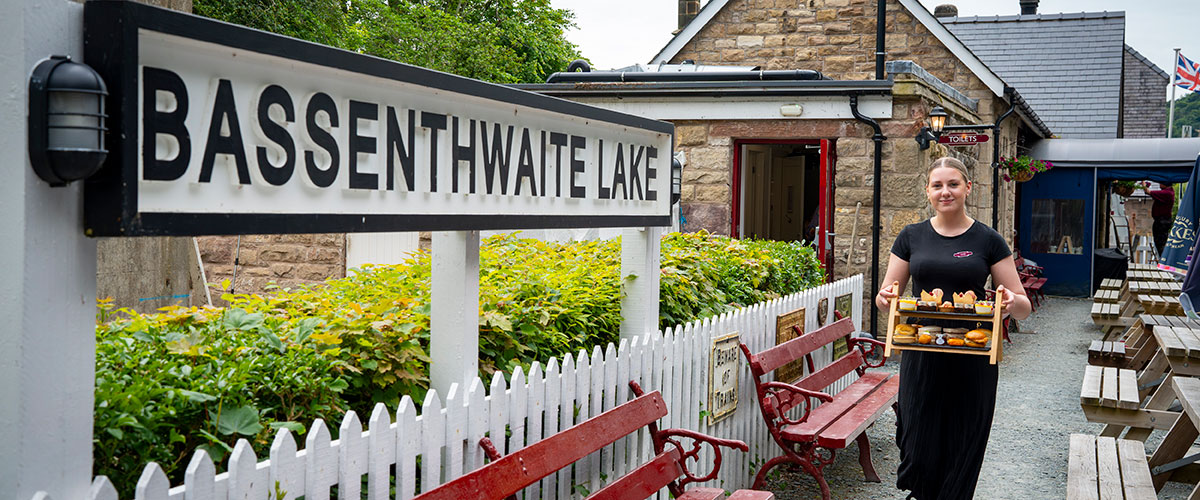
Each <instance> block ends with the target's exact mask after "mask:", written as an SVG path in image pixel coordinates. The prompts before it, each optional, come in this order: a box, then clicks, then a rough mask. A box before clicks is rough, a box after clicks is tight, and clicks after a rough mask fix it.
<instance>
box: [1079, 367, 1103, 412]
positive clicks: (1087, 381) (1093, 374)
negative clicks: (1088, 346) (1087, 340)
mask: <svg viewBox="0 0 1200 500" xmlns="http://www.w3.org/2000/svg"><path fill="white" fill-rule="evenodd" d="M1101 373H1102V372H1101V367H1099V366H1092V365H1087V366H1085V367H1084V371H1083V388H1082V389H1081V390H1080V391H1079V403H1080V404H1084V405H1098V404H1100V375H1101Z"/></svg>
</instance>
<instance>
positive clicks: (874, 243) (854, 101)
mask: <svg viewBox="0 0 1200 500" xmlns="http://www.w3.org/2000/svg"><path fill="white" fill-rule="evenodd" d="M850 113H851V114H853V115H854V119H856V120H858V121H860V122H863V123H865V124H867V125H870V126H871V128H872V129H874V130H875V135H873V136H871V140H873V141H875V177H874V180H873V181H872V195H871V288H869V290H871V291H878V290H879V231H880V230H881V229H882V227H881V226H880V223H879V205H880V202H881V201H882V199H881V198H882V195H881V194H880V186H881V185H882V183H881V177H882V176H883V141H884V140H886V139H887V137H884V136H883V131H882V130H881V129H880V128H879V122H877V121H875V120H873V119H871V118H868V117H867V116H866V115H864V114H862V113H860V112H859V111H858V94H851V95H850ZM850 244H851V245H853V244H854V242H853V241H852V242H850ZM846 264H847V265H849V264H850V263H849V262H847V263H846ZM878 309H879V307H878V306H876V305H875V296H874V295H872V296H871V335H876V336H877V334H876V332H877V331H878V328H879V311H878Z"/></svg>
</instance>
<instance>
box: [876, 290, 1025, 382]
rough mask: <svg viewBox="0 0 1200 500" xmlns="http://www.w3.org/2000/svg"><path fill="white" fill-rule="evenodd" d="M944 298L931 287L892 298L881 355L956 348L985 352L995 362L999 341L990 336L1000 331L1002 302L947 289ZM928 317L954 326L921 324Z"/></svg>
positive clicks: (1000, 352)
mask: <svg viewBox="0 0 1200 500" xmlns="http://www.w3.org/2000/svg"><path fill="white" fill-rule="evenodd" d="M898 286H899V283H895V284H893V287H898ZM1002 289H1003V288H1001V290H1002ZM945 298H946V297H945V293H944V292H943V291H942V290H941V289H933V290H930V291H925V290H922V291H921V294H920V296H919V297H899V296H898V297H896V298H894V299H892V301H891V307H889V311H888V323H887V326H888V334H887V340H886V343H885V347H884V355H885V356H891V354H892V351H894V350H895V351H905V350H916V351H937V352H957V353H963V354H977V355H986V356H988V357H989V362H990V363H991V364H996V363H997V362H999V361H1000V359H1001V357H1002V355H1003V353H1002V349H1003V345H1002V344H1003V343H1002V342H1000V341H994V340H995V339H999V338H1000V336H1002V335H1003V334H1002V331H1001V323H1002V322H1001V318H1002V316H1003V311H1002V309H1003V306H1002V305H1001V304H998V303H993V302H989V301H981V300H978V297H976V296H975V292H972V291H966V292H961V293H951V295H950V300H944V299H945ZM928 319H936V320H950V321H952V322H953V323H950V324H954V325H956V326H942V325H945V324H948V323H947V322H946V321H938V322H937V323H940V324H939V325H935V324H925V323H931V322H928V321H923V320H928ZM958 325H961V326H958Z"/></svg>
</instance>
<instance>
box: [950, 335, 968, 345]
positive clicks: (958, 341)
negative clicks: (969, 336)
mask: <svg viewBox="0 0 1200 500" xmlns="http://www.w3.org/2000/svg"><path fill="white" fill-rule="evenodd" d="M966 343H967V342H966V341H965V340H963V339H960V338H957V337H952V338H949V339H947V340H946V344H948V345H952V346H955V347H962V346H964V345H966Z"/></svg>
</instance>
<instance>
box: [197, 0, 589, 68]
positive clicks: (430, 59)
mask: <svg viewBox="0 0 1200 500" xmlns="http://www.w3.org/2000/svg"><path fill="white" fill-rule="evenodd" d="M193 10H194V12H195V13H197V14H199V15H203V16H208V17H211V18H214V19H219V20H222V21H227V22H231V23H235V24H241V25H245V26H249V27H252V28H257V29H261V30H264V31H271V32H274V33H279V34H282V35H287V36H291V37H295V38H300V39H304V40H309V41H313V42H317V43H321V44H325V45H330V46H333V47H338V48H342V49H346V50H352V51H355V52H359V53H363V54H370V55H373V56H378V57H383V58H387V59H394V60H397V61H400V62H404V63H408V64H413V65H417V66H422V67H426V68H430V69H435V70H439V71H445V72H449V73H454V74H458V75H462V76H467V77H471V78H477V79H480V80H486V81H491V82H497V83H517V82H542V81H545V80H546V77H547V76H549V75H550V74H551V73H553V72H555V71H562V70H564V69H565V68H566V67H567V65H568V64H569V63H570V61H571V60H573V59H577V58H579V57H580V55H579V50H578V48H577V47H576V46H575V45H574V44H572V43H571V42H569V41H567V39H566V37H565V31H566V30H567V29H568V28H570V27H572V26H574V22H573V18H574V15H573V14H572V13H571V12H570V11H568V10H564V9H555V8H553V7H551V6H550V1H549V0H351V1H348V2H333V1H328V0H298V1H282V0H196V1H195V3H194V4H193Z"/></svg>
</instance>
